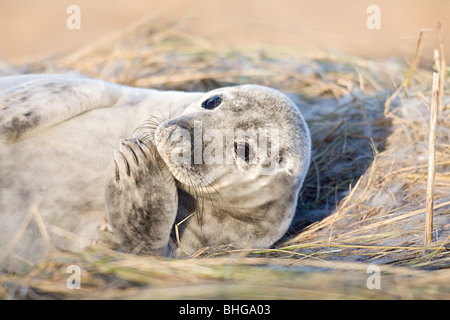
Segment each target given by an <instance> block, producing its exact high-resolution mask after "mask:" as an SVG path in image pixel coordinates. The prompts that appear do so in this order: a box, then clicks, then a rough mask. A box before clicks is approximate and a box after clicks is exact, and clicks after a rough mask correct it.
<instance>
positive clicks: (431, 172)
mask: <svg viewBox="0 0 450 320" xmlns="http://www.w3.org/2000/svg"><path fill="white" fill-rule="evenodd" d="M431 94H432V96H431V110H430V111H431V115H430V128H429V130H430V131H429V140H428V182H427V208H426V209H427V210H426V221H425V245H428V244H430V243H431V242H432V241H433V204H434V198H433V196H434V178H435V174H436V122H437V111H438V110H437V108H438V105H437V103H438V96H439V73H436V72H435V73H434V74H433V84H432V92H431Z"/></svg>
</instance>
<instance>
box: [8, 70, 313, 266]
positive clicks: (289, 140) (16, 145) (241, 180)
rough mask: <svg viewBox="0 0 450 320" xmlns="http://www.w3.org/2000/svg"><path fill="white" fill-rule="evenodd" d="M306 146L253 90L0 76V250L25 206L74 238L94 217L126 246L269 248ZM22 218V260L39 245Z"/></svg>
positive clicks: (269, 99)
mask: <svg viewBox="0 0 450 320" xmlns="http://www.w3.org/2000/svg"><path fill="white" fill-rule="evenodd" d="M115 149H117V151H114V150H115ZM310 153H311V141H310V136H309V131H308V128H307V125H306V123H305V121H304V119H303V117H302V115H301V114H300V112H299V110H298V108H297V107H296V106H295V105H294V103H293V102H292V101H291V100H289V99H288V98H287V97H286V96H285V95H284V94H282V93H280V92H279V91H277V90H274V89H270V88H267V87H263V86H258V85H241V86H234V87H225V88H221V89H216V90H212V91H210V92H206V93H201V92H179V91H159V90H153V89H141V88H132V87H127V86H121V85H116V84H112V83H108V82H105V81H101V80H94V79H88V78H84V77H81V76H78V75H72V74H64V75H23V76H11V77H3V78H0V175H1V177H2V179H1V181H0V206H1V211H0V221H1V224H0V235H1V236H0V237H1V238H0V252H1V246H2V243H8V240H9V239H11V238H12V237H13V235H14V233H15V231H16V230H17V228H18V226H19V225H20V224H21V222H22V221H23V219H24V217H25V216H26V215H27V212H29V211H30V208H31V207H33V206H35V207H37V208H38V210H39V213H40V216H41V217H42V219H43V220H44V221H45V223H46V224H47V225H48V226H56V227H58V228H60V229H64V230H68V231H70V232H72V233H73V234H75V235H77V236H80V237H85V238H92V236H93V234H95V233H96V232H97V231H96V230H97V226H98V225H99V222H100V221H102V219H103V217H106V219H107V221H108V223H109V225H111V226H112V233H113V235H114V237H115V240H116V241H117V242H118V243H119V244H120V246H121V248H123V249H124V250H127V251H133V252H136V253H146V254H158V255H163V254H165V255H168V254H172V255H175V256H179V255H184V254H192V253H195V252H196V251H197V250H200V249H202V248H205V247H209V246H211V247H214V246H219V245H228V244H230V245H234V246H235V247H237V248H265V247H270V246H271V245H272V244H273V243H274V242H276V241H277V240H278V239H280V237H282V236H283V235H284V233H285V232H286V230H287V228H288V226H289V225H290V223H291V221H292V218H293V215H294V213H295V208H296V204H297V197H298V194H299V190H300V188H301V186H302V183H303V180H304V178H305V175H306V172H307V170H308V166H309V162H310ZM31 224H32V223H31ZM31 224H30V227H29V228H28V229H27V231H26V232H24V234H23V235H21V240H20V241H19V243H18V244H17V245H15V252H16V254H17V255H18V256H20V257H24V256H26V257H27V259H28V257H32V256H33V255H37V254H38V253H39V252H41V251H42V248H43V247H44V245H45V244H44V242H43V241H42V235H41V234H42V230H41V229H39V228H36V227H34V228H33V226H32V225H31ZM52 241H53V242H55V241H57V243H54V245H56V246H60V247H69V248H70V247H73V246H76V244H74V243H71V242H73V241H70V240H69V241H65V242H64V241H63V240H62V239H57V240H55V239H52Z"/></svg>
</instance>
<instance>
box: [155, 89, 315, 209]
mask: <svg viewBox="0 0 450 320" xmlns="http://www.w3.org/2000/svg"><path fill="white" fill-rule="evenodd" d="M155 142H156V146H157V149H158V152H159V153H160V155H161V157H162V158H163V159H164V161H165V162H166V164H167V165H168V167H169V168H170V170H171V172H172V174H173V176H174V177H175V179H176V180H177V181H178V182H179V185H180V187H181V188H182V189H184V190H185V191H186V192H188V193H190V194H191V195H193V196H194V197H196V198H197V197H198V196H199V194H200V193H201V194H205V193H207V194H208V198H209V199H211V200H212V201H214V197H215V196H218V197H220V201H221V203H227V205H229V206H234V205H236V208H238V207H239V208H248V209H250V208H254V207H255V206H260V205H264V204H266V203H268V202H270V201H276V200H277V199H280V198H284V197H285V196H286V195H293V197H290V198H291V200H295V201H296V200H297V194H298V190H299V188H300V187H301V184H302V183H303V179H304V177H305V174H306V171H307V168H308V165H309V161H310V137H309V132H308V129H307V126H306V124H305V122H304V120H303V118H302V116H301V114H300V112H299V111H298V109H297V107H296V106H295V104H294V103H293V102H292V101H291V100H289V99H288V98H287V97H286V96H285V95H283V94H282V93H280V92H279V91H277V90H274V89H270V88H267V87H263V86H258V85H242V86H235V87H226V88H221V89H217V90H213V91H210V92H207V93H205V94H204V96H203V97H202V98H201V99H199V100H198V101H197V102H195V103H193V104H192V105H190V106H189V107H188V108H187V109H186V110H185V112H184V113H183V114H182V115H181V116H179V117H177V118H174V119H171V120H168V121H165V122H163V123H161V124H160V125H159V126H158V127H157V129H156V131H155Z"/></svg>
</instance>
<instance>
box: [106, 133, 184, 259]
mask: <svg viewBox="0 0 450 320" xmlns="http://www.w3.org/2000/svg"><path fill="white" fill-rule="evenodd" d="M177 197H178V196H177V189H176V186H175V181H174V179H173V177H172V174H171V173H170V171H169V169H168V168H167V166H166V165H165V163H164V161H163V160H162V159H161V157H160V156H159V153H158V151H157V150H156V146H155V145H154V143H153V141H151V140H148V139H147V140H143V139H142V138H140V137H136V138H131V139H126V140H121V145H120V151H118V152H116V153H115V156H114V164H113V165H112V167H111V169H110V172H109V177H108V181H107V185H106V213H107V219H108V221H109V223H111V225H112V227H113V232H114V234H115V235H116V236H117V237H118V239H119V242H120V243H121V245H122V246H123V247H124V249H125V250H128V251H132V252H134V253H144V254H158V255H162V254H165V253H166V250H167V249H168V243H169V237H170V231H171V229H172V226H173V224H174V222H175V217H176V215H177V209H178V198H177Z"/></svg>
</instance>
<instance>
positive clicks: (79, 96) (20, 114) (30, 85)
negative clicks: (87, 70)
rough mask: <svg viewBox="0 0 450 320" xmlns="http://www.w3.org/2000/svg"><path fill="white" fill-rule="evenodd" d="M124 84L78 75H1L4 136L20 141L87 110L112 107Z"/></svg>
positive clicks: (1, 136)
mask: <svg viewBox="0 0 450 320" xmlns="http://www.w3.org/2000/svg"><path fill="white" fill-rule="evenodd" d="M121 88H122V87H121V86H118V85H114V84H111V83H108V82H105V81H101V80H92V79H86V78H82V77H79V76H75V75H22V76H11V77H3V78H0V140H3V141H16V140H18V139H21V138H22V137H25V136H27V135H30V134H32V133H35V132H36V131H39V130H42V129H45V128H49V127H51V126H54V125H56V124H58V123H61V122H63V121H66V120H68V119H70V118H73V117H75V116H77V115H80V114H82V113H84V112H87V111H90V110H93V109H96V108H105V107H112V106H114V104H115V103H116V102H117V100H118V99H119V98H120V97H121V95H122V89H121Z"/></svg>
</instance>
